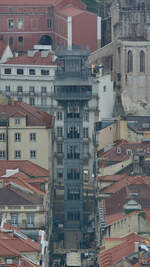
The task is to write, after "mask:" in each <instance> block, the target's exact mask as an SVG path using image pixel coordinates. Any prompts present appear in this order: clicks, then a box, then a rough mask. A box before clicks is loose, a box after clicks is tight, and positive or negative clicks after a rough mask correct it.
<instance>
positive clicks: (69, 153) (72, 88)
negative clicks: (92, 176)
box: [54, 49, 92, 230]
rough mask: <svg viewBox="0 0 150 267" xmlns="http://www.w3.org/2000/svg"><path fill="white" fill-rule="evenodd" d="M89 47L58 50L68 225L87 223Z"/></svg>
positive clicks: (57, 96) (57, 84)
mask: <svg viewBox="0 0 150 267" xmlns="http://www.w3.org/2000/svg"><path fill="white" fill-rule="evenodd" d="M88 55H89V51H88V50H86V49H74V50H58V51H57V52H56V56H57V60H58V66H57V71H56V80H55V89H54V97H55V99H56V100H57V101H58V105H61V106H63V108H64V216H65V220H64V221H65V228H66V229H75V230H77V229H82V226H83V135H84V133H83V111H84V106H85V105H86V104H87V101H89V100H90V99H91V98H92V85H91V79H90V72H89V69H88V68H87V67H85V61H86V60H87V57H88Z"/></svg>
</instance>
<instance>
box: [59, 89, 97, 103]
mask: <svg viewBox="0 0 150 267" xmlns="http://www.w3.org/2000/svg"><path fill="white" fill-rule="evenodd" d="M54 97H55V99H56V100H58V101H60V100H68V101H71V100H79V101H80V100H85V101H86V100H87V101H88V100H90V99H91V98H92V87H91V86H87V87H85V88H83V89H82V88H72V90H71V89H70V90H69V88H67V87H65V88H64V86H63V87H59V88H58V87H57V88H55V91H54Z"/></svg>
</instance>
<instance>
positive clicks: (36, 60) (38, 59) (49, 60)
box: [4, 51, 56, 66]
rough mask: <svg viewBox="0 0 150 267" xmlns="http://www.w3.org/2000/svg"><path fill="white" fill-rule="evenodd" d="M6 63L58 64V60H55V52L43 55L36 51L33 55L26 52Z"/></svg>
mask: <svg viewBox="0 0 150 267" xmlns="http://www.w3.org/2000/svg"><path fill="white" fill-rule="evenodd" d="M4 64H15V65H17V64H19V65H48V66H50V65H56V61H53V54H52V53H51V52H49V53H48V55H47V56H46V57H42V56H41V52H39V51H38V52H36V53H35V54H34V55H33V56H28V55H27V54H24V55H22V56H18V57H16V58H12V59H10V60H8V61H7V62H5V63H4Z"/></svg>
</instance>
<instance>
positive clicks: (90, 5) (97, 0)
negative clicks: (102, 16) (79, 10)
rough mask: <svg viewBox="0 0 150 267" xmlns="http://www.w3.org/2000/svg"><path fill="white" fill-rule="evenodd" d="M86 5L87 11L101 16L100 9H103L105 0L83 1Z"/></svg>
mask: <svg viewBox="0 0 150 267" xmlns="http://www.w3.org/2000/svg"><path fill="white" fill-rule="evenodd" d="M82 1H83V2H84V3H85V4H86V5H87V9H88V10H89V11H91V12H94V13H96V14H98V15H99V9H100V8H102V6H103V4H104V1H105V0H82Z"/></svg>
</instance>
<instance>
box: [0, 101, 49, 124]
mask: <svg viewBox="0 0 150 267" xmlns="http://www.w3.org/2000/svg"><path fill="white" fill-rule="evenodd" d="M16 112H17V113H18V112H19V113H20V112H21V114H24V115H26V118H27V120H26V124H27V126H45V127H47V128H51V127H53V123H54V117H53V116H52V115H49V114H48V113H46V112H44V111H43V110H40V109H38V108H36V107H33V106H30V105H28V104H26V103H24V102H17V101H15V102H14V103H12V104H9V105H0V119H2V114H3V113H5V114H6V119H8V118H9V117H11V116H12V115H13V116H14V114H15V113H16ZM17 113H16V114H17ZM21 117H22V115H21Z"/></svg>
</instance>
